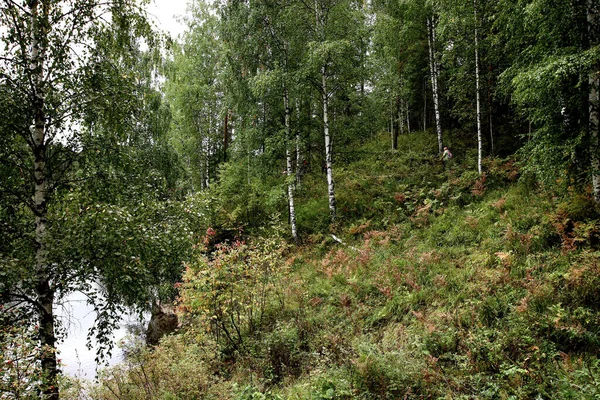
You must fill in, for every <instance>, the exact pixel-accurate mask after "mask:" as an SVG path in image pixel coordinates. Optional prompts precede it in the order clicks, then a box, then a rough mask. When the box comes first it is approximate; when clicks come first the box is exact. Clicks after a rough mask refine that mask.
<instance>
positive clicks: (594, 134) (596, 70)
mask: <svg viewBox="0 0 600 400" xmlns="http://www.w3.org/2000/svg"><path fill="white" fill-rule="evenodd" d="M598 7H599V6H598V4H597V2H596V1H595V0H588V9H587V20H588V24H589V25H588V26H589V31H590V46H594V45H596V44H597V43H598V39H599V38H598V37H597V33H596V32H597V30H598V26H597V24H598V12H599V10H598ZM599 85H600V63H596V64H595V65H594V67H593V68H592V70H591V71H590V75H589V90H590V92H589V95H588V102H589V129H590V138H591V140H592V143H591V149H590V153H591V155H592V157H591V163H592V190H593V193H594V200H595V201H596V203H600V155H599V154H598V152H599V151H600V143H599V137H600V135H599V134H598V130H599V122H600V121H599V117H598V113H599V110H598V107H599V96H598V90H599Z"/></svg>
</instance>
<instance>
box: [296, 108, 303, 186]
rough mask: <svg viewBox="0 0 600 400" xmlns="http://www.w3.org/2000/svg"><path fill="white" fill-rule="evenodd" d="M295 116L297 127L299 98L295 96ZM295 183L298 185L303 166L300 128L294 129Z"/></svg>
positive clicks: (297, 125)
mask: <svg viewBox="0 0 600 400" xmlns="http://www.w3.org/2000/svg"><path fill="white" fill-rule="evenodd" d="M296 118H297V119H298V122H297V123H296V127H299V126H300V125H299V121H300V100H299V99H298V98H296ZM295 144H296V184H297V185H300V179H301V174H302V169H303V168H304V166H303V165H302V150H301V149H300V129H298V128H297V129H296V140H295Z"/></svg>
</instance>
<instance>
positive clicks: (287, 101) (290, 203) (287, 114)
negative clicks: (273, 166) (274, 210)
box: [283, 87, 298, 241]
mask: <svg viewBox="0 0 600 400" xmlns="http://www.w3.org/2000/svg"><path fill="white" fill-rule="evenodd" d="M283 107H284V110H285V141H286V144H285V158H286V176H287V184H288V187H287V191H288V206H289V210H290V226H291V229H292V237H293V238H294V241H297V240H298V233H297V231H296V209H295V207H294V182H293V179H292V174H293V173H294V171H293V170H292V152H291V150H290V146H291V143H292V129H291V126H290V97H289V92H288V89H287V87H286V88H284V89H283Z"/></svg>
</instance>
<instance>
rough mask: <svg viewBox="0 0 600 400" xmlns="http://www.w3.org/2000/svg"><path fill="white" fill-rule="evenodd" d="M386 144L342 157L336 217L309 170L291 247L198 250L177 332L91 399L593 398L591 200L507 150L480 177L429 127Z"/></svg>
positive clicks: (110, 376)
mask: <svg viewBox="0 0 600 400" xmlns="http://www.w3.org/2000/svg"><path fill="white" fill-rule="evenodd" d="M384 143H387V142H386V141H385V139H384V138H379V140H373V141H371V142H369V143H367V144H366V145H364V146H363V147H362V148H361V149H360V151H361V152H363V154H370V155H369V156H367V157H362V158H361V159H360V161H356V162H354V163H351V164H348V165H344V166H338V167H337V168H336V183H337V193H338V198H337V200H338V205H339V210H340V213H339V216H340V218H339V221H338V222H337V224H336V225H335V226H329V224H328V221H327V218H328V212H327V204H326V201H324V200H323V199H324V195H323V193H325V186H324V184H323V182H322V181H323V179H321V178H322V177H320V176H318V175H312V176H307V177H306V179H305V180H304V181H303V184H302V186H301V187H300V189H299V196H298V221H299V226H300V227H301V232H302V235H303V238H304V240H303V242H302V243H301V244H300V245H298V246H296V247H288V246H287V245H285V244H284V243H283V241H281V239H277V238H273V237H271V238H269V239H266V238H262V239H259V238H254V239H252V240H251V241H250V242H251V243H252V244H246V243H240V242H237V243H229V244H223V245H222V247H220V249H219V250H218V251H217V252H216V253H214V254H213V255H212V256H211V257H204V258H201V259H198V260H197V261H196V262H194V263H192V264H191V265H190V266H189V267H188V272H187V273H186V276H185V277H184V278H183V282H182V289H181V290H182V291H181V297H180V299H179V303H178V306H179V310H180V317H181V318H182V320H183V321H184V324H183V325H182V329H181V330H180V332H179V334H178V335H175V336H172V337H169V338H167V339H165V340H163V341H162V343H161V345H160V346H158V347H157V348H156V349H154V350H153V351H147V350H140V351H139V352H137V353H135V354H137V356H136V358H133V359H130V361H129V362H130V363H133V364H132V365H130V366H128V367H123V366H121V367H116V368H114V369H112V370H110V371H108V372H106V375H105V379H103V380H101V381H100V383H99V384H97V385H95V386H94V388H93V392H92V393H94V396H95V397H94V398H103V399H138V398H139V399H142V398H144V399H146V398H161V399H184V398H206V399H239V400H241V399H595V398H598V396H599V395H600V364H599V359H598V356H597V354H598V351H599V350H600V306H599V304H600V301H599V300H600V258H599V256H600V250H599V249H598V245H599V242H600V240H599V239H600V223H599V219H598V217H599V214H598V209H597V207H596V206H595V205H594V204H593V202H592V201H591V200H590V199H589V197H588V196H586V195H585V194H580V193H575V192H574V191H573V190H572V189H570V188H568V187H567V188H566V189H565V190H562V191H559V190H557V189H556V188H548V187H541V186H539V185H538V184H537V183H536V182H535V180H534V179H531V178H530V177H523V176H520V171H519V167H518V163H517V162H516V160H514V159H510V158H509V159H487V160H486V162H485V170H486V172H485V174H484V175H482V176H479V175H478V174H477V173H476V172H474V171H473V164H474V162H473V160H472V159H459V158H458V157H457V158H456V159H453V160H451V162H448V163H446V164H443V163H442V162H441V161H440V160H438V159H437V157H435V156H432V154H435V149H434V148H433V147H432V146H433V145H434V144H435V142H434V140H433V139H432V137H431V136H430V135H425V134H422V133H421V134H412V135H406V136H403V137H401V138H400V148H402V149H404V150H403V151H398V152H391V151H388V150H386V149H385V148H384ZM455 154H461V151H460V149H457V151H456V152H455ZM330 229H333V230H334V231H335V233H336V235H338V236H339V237H341V238H342V241H343V242H344V244H341V243H339V242H337V241H335V240H333V239H332V237H331V236H330V234H329V232H330ZM132 360H133V361H132ZM192 366H193V367H192ZM142 370H143V371H144V373H142V372H141V371H142Z"/></svg>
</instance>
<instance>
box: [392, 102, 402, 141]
mask: <svg viewBox="0 0 600 400" xmlns="http://www.w3.org/2000/svg"><path fill="white" fill-rule="evenodd" d="M395 114H396V117H397V119H396V121H397V122H396V124H394V112H392V150H398V135H399V134H400V132H398V130H399V127H400V124H401V123H402V118H401V117H400V96H396V113H395Z"/></svg>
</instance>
